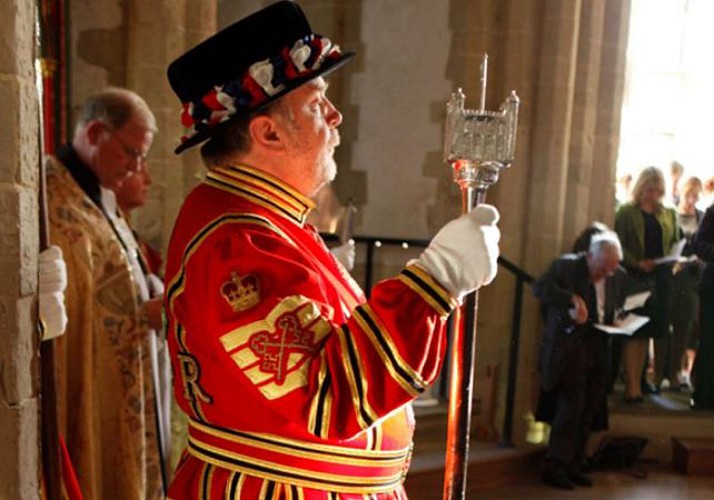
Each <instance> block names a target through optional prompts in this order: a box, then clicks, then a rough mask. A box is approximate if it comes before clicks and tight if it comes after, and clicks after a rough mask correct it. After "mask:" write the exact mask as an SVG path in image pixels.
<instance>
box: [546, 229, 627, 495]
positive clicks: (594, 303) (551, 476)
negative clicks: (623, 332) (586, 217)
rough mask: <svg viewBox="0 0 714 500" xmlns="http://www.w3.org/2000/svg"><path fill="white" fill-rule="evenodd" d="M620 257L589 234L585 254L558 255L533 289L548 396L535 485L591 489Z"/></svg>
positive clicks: (615, 246) (613, 238)
mask: <svg viewBox="0 0 714 500" xmlns="http://www.w3.org/2000/svg"><path fill="white" fill-rule="evenodd" d="M621 258H622V250H621V248H620V243H619V241H618V239H617V235H616V234H615V233H613V232H612V231H605V232H602V233H597V234H594V235H593V236H592V238H591V242H590V247H589V249H588V252H587V253H580V254H566V255H564V256H562V257H560V258H558V259H557V260H556V261H555V262H554V263H553V264H552V265H551V266H550V268H549V269H548V271H547V272H546V273H545V274H544V275H543V276H541V277H540V278H539V279H538V280H536V281H535V282H534V284H533V293H534V295H535V296H536V297H537V298H538V299H539V300H540V301H541V302H542V303H543V304H544V305H545V306H546V307H547V315H546V328H545V332H544V335H543V341H542V345H541V353H540V362H539V367H540V372H541V386H542V387H543V390H545V391H548V392H552V393H554V395H555V411H554V415H553V418H552V422H551V432H550V441H549V443H548V456H547V459H548V463H547V466H546V469H545V471H544V474H543V480H544V481H545V482H546V483H548V484H550V485H552V486H554V487H556V488H560V489H573V488H574V487H575V485H576V484H578V485H582V486H591V485H592V481H591V479H590V477H589V476H587V475H586V474H584V472H583V465H584V464H585V462H586V456H585V446H586V444H587V438H588V435H589V433H590V430H591V428H592V421H593V416H594V415H595V412H596V411H597V409H598V408H599V406H600V404H601V402H602V399H603V397H604V395H605V389H606V385H607V372H608V367H607V365H608V363H607V360H608V357H607V334H606V333H604V332H602V331H600V330H597V329H596V328H595V327H594V326H593V324H595V323H607V324H613V322H614V321H615V319H616V318H615V313H616V311H617V310H619V309H621V308H622V305H623V304H624V301H625V296H626V295H625V292H626V290H625V282H624V281H623V274H624V273H622V274H616V271H617V269H618V268H619V262H620V259H621Z"/></svg>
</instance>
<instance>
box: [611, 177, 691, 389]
mask: <svg viewBox="0 0 714 500" xmlns="http://www.w3.org/2000/svg"><path fill="white" fill-rule="evenodd" d="M664 195H665V182H664V175H663V174H662V171H661V170H660V169H658V168H657V167H648V168H645V169H644V170H642V172H640V175H639V176H638V178H637V181H636V182H635V186H634V188H633V190H632V199H631V201H630V202H629V203H626V204H624V205H622V206H621V207H620V208H619V209H618V211H617V214H616V215H615V231H616V232H617V235H618V237H619V238H620V242H621V244H622V251H623V256H624V258H623V265H624V266H625V268H626V269H627V271H628V272H629V273H631V274H633V275H635V276H639V277H640V279H641V280H643V281H645V282H647V283H648V284H649V286H650V287H651V289H652V292H653V293H652V295H651V296H650V298H649V299H648V301H647V303H646V304H645V306H644V308H643V309H642V310H641V311H640V310H638V311H635V312H639V313H641V314H642V315H644V316H647V317H649V318H650V320H649V322H648V323H647V324H645V325H644V326H643V327H642V328H640V329H639V330H638V331H636V332H635V333H634V334H633V335H632V336H631V337H628V338H627V339H625V340H624V345H623V364H624V370H625V401H626V402H628V403H637V402H641V401H642V400H643V396H642V395H643V392H657V391H658V388H657V387H656V386H653V385H651V384H649V382H648V381H647V380H646V379H645V375H646V373H645V360H646V359H647V350H648V347H649V339H650V338H655V339H665V338H668V337H669V323H670V321H669V314H668V310H669V307H668V302H669V297H668V294H669V283H670V277H671V275H672V270H671V268H670V266H669V265H656V264H655V262H654V260H655V259H656V258H658V257H662V256H664V255H666V254H668V253H669V251H670V249H671V248H672V245H673V244H674V243H675V242H676V241H677V240H678V239H679V226H678V224H677V214H676V213H675V211H674V209H672V208H666V207H665V206H664V205H663V204H662V200H663V198H664ZM655 356H657V352H655ZM659 375H660V376H661V374H659ZM643 389H644V391H643Z"/></svg>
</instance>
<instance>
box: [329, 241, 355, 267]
mask: <svg viewBox="0 0 714 500" xmlns="http://www.w3.org/2000/svg"><path fill="white" fill-rule="evenodd" d="M330 252H332V255H334V256H335V258H336V259H337V260H338V261H339V262H340V264H342V265H343V266H345V269H347V270H348V271H351V270H352V268H353V267H355V240H347V243H345V244H343V245H340V246H338V247H334V248H332V249H330Z"/></svg>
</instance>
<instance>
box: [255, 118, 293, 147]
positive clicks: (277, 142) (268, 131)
mask: <svg viewBox="0 0 714 500" xmlns="http://www.w3.org/2000/svg"><path fill="white" fill-rule="evenodd" d="M248 130H249V132H250V138H251V139H252V140H253V144H254V145H255V146H259V147H262V148H266V149H269V150H272V151H280V150H283V149H284V148H285V144H284V141H283V134H282V130H280V128H279V125H278V122H277V121H275V120H274V119H273V118H272V117H270V116H268V115H258V116H256V117H255V118H253V119H252V120H251V121H250V124H249V125H248Z"/></svg>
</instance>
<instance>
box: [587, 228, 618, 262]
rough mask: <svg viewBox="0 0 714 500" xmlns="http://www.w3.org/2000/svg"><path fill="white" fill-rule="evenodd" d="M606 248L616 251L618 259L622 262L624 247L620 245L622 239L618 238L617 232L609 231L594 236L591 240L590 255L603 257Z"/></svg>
mask: <svg viewBox="0 0 714 500" xmlns="http://www.w3.org/2000/svg"><path fill="white" fill-rule="evenodd" d="M606 248H611V249H614V250H615V251H616V252H617V257H618V259H619V260H622V257H623V256H622V245H621V244H620V238H618V237H617V233H616V232H615V231H611V230H609V229H608V230H607V231H603V232H602V233H597V234H594V235H593V237H592V239H591V240H590V247H589V248H588V253H589V254H590V255H593V256H597V257H599V256H601V255H602V254H603V253H604V251H605V249H606Z"/></svg>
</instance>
